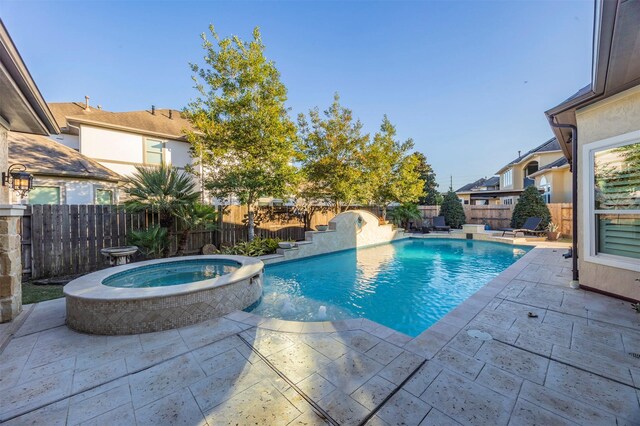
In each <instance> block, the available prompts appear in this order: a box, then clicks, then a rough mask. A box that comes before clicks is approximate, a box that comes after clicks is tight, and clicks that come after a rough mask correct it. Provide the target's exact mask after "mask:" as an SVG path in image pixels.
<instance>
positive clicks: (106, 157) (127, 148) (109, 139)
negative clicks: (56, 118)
mask: <svg viewBox="0 0 640 426" xmlns="http://www.w3.org/2000/svg"><path fill="white" fill-rule="evenodd" d="M142 141H143V137H142V135H136V134H133V133H125V132H120V131H117V130H111V129H104V128H100V127H93V126H87V125H82V126H81V127H80V153H81V154H83V155H86V156H87V157H89V158H93V159H94V160H98V161H99V162H101V163H102V162H107V161H108V162H116V163H117V162H125V163H138V164H141V163H143V155H144V150H143V144H142ZM105 166H107V165H106V164H105ZM107 167H109V166H107ZM109 168H111V167H109Z"/></svg>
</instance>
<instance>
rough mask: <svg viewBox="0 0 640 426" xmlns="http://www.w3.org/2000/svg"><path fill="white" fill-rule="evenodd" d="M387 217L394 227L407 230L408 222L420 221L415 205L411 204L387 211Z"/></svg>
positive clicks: (418, 211)
mask: <svg viewBox="0 0 640 426" xmlns="http://www.w3.org/2000/svg"><path fill="white" fill-rule="evenodd" d="M387 217H388V218H389V220H391V222H393V223H394V224H395V225H396V226H400V227H402V228H404V229H408V227H409V221H411V220H418V219H421V218H422V215H421V214H420V210H419V209H418V206H417V205H415V204H413V203H404V204H401V205H399V206H397V207H394V208H393V210H391V211H389V214H388V216H387Z"/></svg>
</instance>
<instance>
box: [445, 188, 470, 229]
mask: <svg viewBox="0 0 640 426" xmlns="http://www.w3.org/2000/svg"><path fill="white" fill-rule="evenodd" d="M440 216H444V222H445V223H446V224H447V225H449V226H450V227H452V228H455V229H458V228H461V227H462V225H463V224H464V223H465V222H466V221H467V218H466V216H465V214H464V209H463V208H462V203H461V202H460V199H459V198H458V196H457V195H456V193H455V192H453V191H449V192H447V193H446V194H445V196H444V198H443V199H442V205H441V206H440Z"/></svg>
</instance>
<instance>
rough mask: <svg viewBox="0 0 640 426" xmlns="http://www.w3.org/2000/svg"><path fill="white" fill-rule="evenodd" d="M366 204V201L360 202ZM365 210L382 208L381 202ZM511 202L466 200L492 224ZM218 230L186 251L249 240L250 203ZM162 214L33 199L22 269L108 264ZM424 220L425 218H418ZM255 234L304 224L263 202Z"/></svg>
mask: <svg viewBox="0 0 640 426" xmlns="http://www.w3.org/2000/svg"><path fill="white" fill-rule="evenodd" d="M360 208H362V207H360ZM419 208H420V211H421V212H422V218H423V219H422V224H424V225H425V226H430V225H431V220H432V218H433V217H434V216H437V215H438V214H439V211H440V207H439V206H420V207H419ZM365 209H366V210H369V211H372V212H373V213H374V214H379V210H378V208H377V207H366V208H365ZM512 209H513V206H504V205H489V206H464V210H465V214H466V221H467V223H489V225H491V227H492V228H494V229H495V228H501V227H507V226H509V222H510V220H511V213H512ZM549 210H550V211H551V214H552V216H553V221H554V222H555V223H557V224H558V225H560V229H561V231H562V234H563V235H571V232H572V229H571V213H572V209H571V204H549ZM219 212H220V213H222V214H219V215H218V224H217V229H216V230H211V229H204V228H200V229H194V230H192V231H191V232H190V233H189V238H188V240H187V248H186V254H197V253H200V251H201V249H202V246H204V245H205V244H215V245H216V246H218V247H220V246H230V245H234V244H236V243H237V242H239V241H246V240H247V228H246V225H245V223H246V215H247V208H246V206H227V207H225V208H224V209H223V208H222V207H220V208H219ZM334 216H335V214H334V213H333V212H332V211H326V212H317V213H316V214H315V215H314V217H313V219H312V221H311V228H312V229H315V227H316V226H317V225H324V224H327V223H328V222H329V221H330V220H331V219H332V218H333V217H334ZM157 222H158V217H157V215H155V214H149V213H145V212H143V213H131V212H127V211H125V210H124V208H123V207H122V206H96V205H31V206H27V210H26V212H25V215H24V217H23V218H22V222H21V235H22V262H23V273H24V274H25V275H27V276H30V277H31V278H45V277H56V276H63V275H77V274H84V273H88V272H92V271H96V270H98V269H102V268H105V267H106V266H108V261H107V259H106V258H105V257H104V256H102V255H101V254H100V250H101V249H102V248H105V247H116V246H123V245H126V244H127V235H128V233H129V232H130V231H131V230H139V229H146V228H147V227H149V226H151V225H153V224H156V223H157ZM416 225H417V226H420V225H421V224H420V223H418V224H416ZM177 226H178V225H177V224H176V227H175V228H174V229H173V230H172V232H170V250H171V252H172V253H173V252H175V251H176V249H177V242H178V238H179V229H178V228H177ZM256 235H257V236H259V237H265V238H266V237H268V238H279V239H281V240H294V241H299V240H303V239H304V236H305V229H304V226H303V222H302V220H301V218H300V217H299V215H297V214H295V211H294V209H292V208H291V207H262V208H259V209H258V210H257V214H256Z"/></svg>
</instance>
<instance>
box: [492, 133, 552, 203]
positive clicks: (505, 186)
mask: <svg viewBox="0 0 640 426" xmlns="http://www.w3.org/2000/svg"><path fill="white" fill-rule="evenodd" d="M562 157H563V154H562V150H561V149H560V145H559V143H558V140H557V139H556V138H551V139H549V140H548V141H546V142H544V143H543V144H541V145H539V146H537V147H535V148H533V149H531V150H529V151H527V152H526V153H524V154H521V153H520V152H518V158H516V159H514V160H513V161H511V162H510V163H508V164H506V165H504V166H503V167H502V168H500V170H498V171H497V172H496V174H497V175H498V176H500V190H501V191H502V193H503V195H501V196H500V203H501V204H515V203H516V202H517V200H518V198H519V196H520V194H521V193H522V191H524V190H525V188H527V187H528V186H531V185H533V184H534V183H535V181H534V179H533V178H531V175H532V174H534V173H536V172H537V171H538V170H540V169H541V168H543V167H545V166H547V165H549V164H551V163H553V162H555V161H557V160H559V159H560V158H562Z"/></svg>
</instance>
